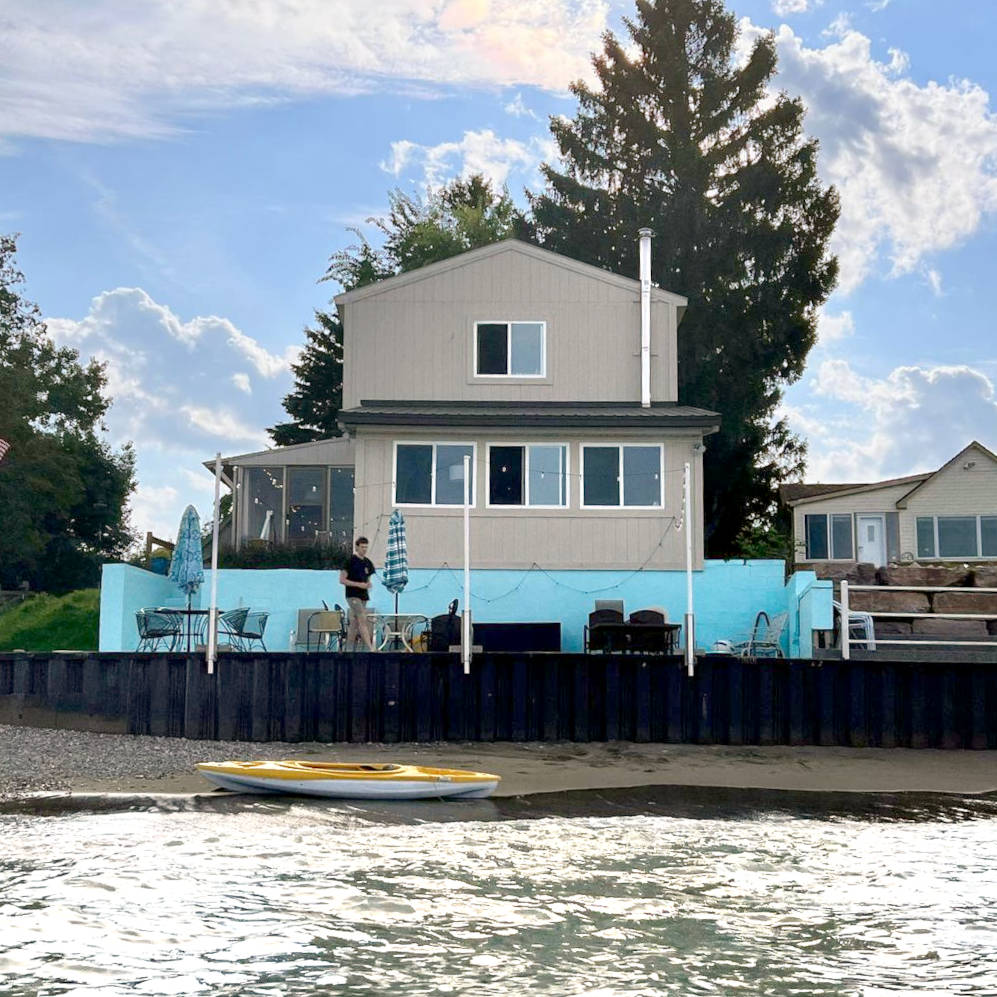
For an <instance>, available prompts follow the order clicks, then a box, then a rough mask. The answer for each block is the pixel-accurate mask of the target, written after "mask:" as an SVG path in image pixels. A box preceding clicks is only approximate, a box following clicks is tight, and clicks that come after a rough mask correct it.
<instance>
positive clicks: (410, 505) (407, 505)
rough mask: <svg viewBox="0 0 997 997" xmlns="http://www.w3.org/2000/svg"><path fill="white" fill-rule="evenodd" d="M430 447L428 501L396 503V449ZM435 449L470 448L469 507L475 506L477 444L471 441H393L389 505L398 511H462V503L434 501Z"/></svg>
mask: <svg viewBox="0 0 997 997" xmlns="http://www.w3.org/2000/svg"><path fill="white" fill-rule="evenodd" d="M400 446H401V447H432V451H433V456H432V462H431V464H430V475H431V477H430V489H429V497H430V501H429V502H428V503H426V502H399V501H398V448H399V447H400ZM437 447H470V448H471V505H470V507H471V508H472V509H473V508H475V506H476V497H477V492H478V473H477V471H476V470H475V468H476V467H477V462H478V444H477V443H476V442H474V441H472V440H393V441H392V447H391V504H392V506H397V507H398V508H399V509H463V508H464V503H463V502H457V503H450V502H446V503H439V502H437V501H436V450H437Z"/></svg>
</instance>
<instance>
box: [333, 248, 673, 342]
mask: <svg viewBox="0 0 997 997" xmlns="http://www.w3.org/2000/svg"><path fill="white" fill-rule="evenodd" d="M501 253H520V254H522V255H523V256H528V257H530V258H531V259H535V260H540V261H541V262H543V263H548V264H553V265H554V266H560V267H564V269H566V270H571V271H572V272H573V273H577V274H581V275H582V276H583V277H589V278H593V279H595V280H602V281H605V282H606V283H607V284H613V285H614V286H616V287H621V288H624V289H627V290H633V291H635V292H636V293H638V294H639V293H640V281H639V280H638V279H636V278H634V277H624V276H622V275H621V274H617V273H613V272H612V271H610V270H603V269H602V268H601V267H596V266H593V265H592V264H591V263H582V262H581V261H580V260H575V259H572V258H571V257H570V256H563V255H562V254H561V253H555V252H553V251H552V250H550V249H541V248H540V247H539V246H534V245H533V244H532V243H529V242H523V241H522V240H521V239H503V240H502V241H501V242H493V243H491V244H490V245H488V246H481V247H479V248H478V249H470V250H468V251H467V252H466V253H461V254H460V255H459V256H454V257H451V258H450V259H449V260H440V261H439V262H438V263H427V264H426V266H424V267H419V269H418V270H410V271H408V272H407V273H400V274H396V275H395V276H394V277H386V278H385V279H384V280H379V281H377V283H375V284H367V285H365V286H364V287H358V288H355V289H354V290H352V291H344V292H343V293H342V294H337V295H336V297H335V298H333V301H335V303H336V304H337V305H345V304H350V303H352V302H354V301H362V300H363V299H364V298H369V297H373V296H374V295H376V294H381V293H383V292H384V291H393V290H395V289H396V288H399V287H405V286H406V285H408V284H415V283H417V282H418V281H421V280H427V279H428V278H430V277H437V276H439V275H440V274H444V273H447V272H448V271H450V270H456V269H457V268H458V267H464V266H467V265H468V264H469V263H477V262H478V261H479V260H487V259H489V258H490V257H492V256H498V255H500V254H501ZM651 300H652V301H668V302H670V303H671V304H673V305H676V306H678V309H679V321H680V322H681V321H682V314H683V312H684V311H685V306H686V305H687V304H688V303H689V299H688V298H685V297H683V296H682V295H681V294H675V293H674V292H672V291H665V290H663V289H662V288H660V287H655V286H654V285H653V284H652V285H651Z"/></svg>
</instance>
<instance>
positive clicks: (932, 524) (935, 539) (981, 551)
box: [915, 516, 997, 559]
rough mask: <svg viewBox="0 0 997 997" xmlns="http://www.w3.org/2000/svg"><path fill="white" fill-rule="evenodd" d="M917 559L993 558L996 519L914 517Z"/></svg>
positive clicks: (996, 546) (996, 551) (996, 552)
mask: <svg viewBox="0 0 997 997" xmlns="http://www.w3.org/2000/svg"><path fill="white" fill-rule="evenodd" d="M915 526H916V530H917V556H918V557H939V558H946V557H955V558H960V559H962V558H966V557H997V516H918V517H917V522H916V524H915Z"/></svg>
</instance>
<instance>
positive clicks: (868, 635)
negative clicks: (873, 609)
mask: <svg viewBox="0 0 997 997" xmlns="http://www.w3.org/2000/svg"><path fill="white" fill-rule="evenodd" d="M831 605H832V606H834V611H835V612H836V613H837V614H838V620H839V621H840V620H841V617H842V614H843V612H844V608H843V607H842V605H841V603H840V602H837V601H834V600H832V602H831ZM839 625H840V623H839ZM848 640H849V641H851V642H855V641H857V642H858V643H860V644H865V646H866V650H868V651H875V650H876V626H875V624H874V623H873V621H872V614H871V613H863V612H861V611H859V610H856V609H849V610H848Z"/></svg>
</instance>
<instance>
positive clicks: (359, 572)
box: [339, 537, 374, 651]
mask: <svg viewBox="0 0 997 997" xmlns="http://www.w3.org/2000/svg"><path fill="white" fill-rule="evenodd" d="M368 543H369V541H368V540H367V538H366V537H357V542H356V544H355V547H356V553H355V554H353V555H352V556H351V557H350V562H349V564H347V565H346V567H345V568H344V569H343V570H342V571H340V572H339V584H340V585H342V586H343V587H344V588H345V589H346V605H347V606H349V608H350V625H349V628H348V629H347V631H346V647H347V649H348V650H354V649H355V646H356V640H357V636H358V635H359V636H360V638H361V639H362V640H363V642H364V643H365V644H366V645H367V650H368V651H373V650H374V638H373V636H372V634H371V629H370V618H369V617H368V616H367V600H368V599H370V590H371V588H372V587H373V583H372V582H371V580H370V576H371V575H372V574H374V562H373V561H371V559H370V558H369V557H367V546H368Z"/></svg>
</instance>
